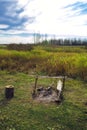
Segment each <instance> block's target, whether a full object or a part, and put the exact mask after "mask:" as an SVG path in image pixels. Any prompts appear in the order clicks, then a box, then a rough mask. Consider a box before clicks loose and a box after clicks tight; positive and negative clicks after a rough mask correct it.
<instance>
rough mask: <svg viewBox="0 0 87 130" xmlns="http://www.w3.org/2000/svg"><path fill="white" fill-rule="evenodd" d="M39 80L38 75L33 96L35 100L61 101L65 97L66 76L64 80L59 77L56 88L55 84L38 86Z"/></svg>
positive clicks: (46, 101)
mask: <svg viewBox="0 0 87 130" xmlns="http://www.w3.org/2000/svg"><path fill="white" fill-rule="evenodd" d="M37 81H38V76H37V77H36V79H35V86H34V90H33V93H32V97H33V99H34V100H36V101H38V102H45V103H49V102H56V103H61V101H62V99H63V89H64V85H65V77H63V81H62V80H60V79H59V81H58V82H57V87H56V88H54V87H53V86H52V87H47V88H45V87H43V86H41V87H39V88H37Z"/></svg>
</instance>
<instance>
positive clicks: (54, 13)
mask: <svg viewBox="0 0 87 130" xmlns="http://www.w3.org/2000/svg"><path fill="white" fill-rule="evenodd" d="M17 1H18V8H23V9H24V11H23V12H21V13H20V14H19V17H20V18H22V17H23V16H28V17H31V18H32V17H35V20H34V21H33V22H31V23H30V22H29V21H27V22H26V23H25V24H24V26H23V28H22V29H19V30H18V29H11V30H9V31H7V32H4V33H10V34H20V33H33V32H40V33H48V34H56V35H68V36H70V35H74V36H75V35H76V36H86V35H87V26H86V25H85V24H86V22H87V14H81V15H80V11H81V9H80V8H78V9H76V10H72V7H71V6H69V7H68V8H65V7H67V6H68V5H72V4H75V3H77V2H83V3H87V0H79V1H78V0H26V1H25V0H17ZM1 26H2V28H6V27H7V25H0V27H1ZM7 39H8V40H10V38H7ZM13 39H15V40H16V41H23V42H24V41H26V40H28V38H24V37H19V36H18V37H15V36H14V38H13ZM23 39H24V40H23ZM25 39H26V40H25ZM31 39H32V38H31ZM15 40H14V41H15Z"/></svg>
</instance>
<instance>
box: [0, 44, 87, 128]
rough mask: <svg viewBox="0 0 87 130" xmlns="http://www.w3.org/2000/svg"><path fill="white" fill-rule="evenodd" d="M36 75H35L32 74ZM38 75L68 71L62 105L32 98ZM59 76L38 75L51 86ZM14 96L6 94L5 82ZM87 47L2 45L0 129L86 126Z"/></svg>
mask: <svg viewBox="0 0 87 130" xmlns="http://www.w3.org/2000/svg"><path fill="white" fill-rule="evenodd" d="M32 75H33V76H32ZM35 75H49V76H59V75H66V76H67V77H68V78H67V79H66V81H65V88H64V91H63V95H64V100H63V102H62V103H61V104H60V105H57V104H54V103H50V104H46V103H44V104H43V103H38V102H36V101H34V100H33V99H32V90H33V86H34V84H35ZM52 82H54V83H55V86H54V87H56V83H57V79H51V78H49V79H46V78H44V79H39V80H38V86H39V85H42V86H44V87H47V86H49V85H50V84H52ZM9 84H12V85H13V86H14V90H15V91H14V98H13V99H11V100H7V99H6V98H5V93H4V92H5V86H6V85H9ZM86 123H87V49H86V48H85V46H77V47H76V46H57V47H56V46H49V45H48V46H42V45H37V46H36V45H35V46H34V47H33V49H32V50H31V51H21V50H20V51H18V50H8V49H7V48H6V47H2V48H1V49H0V130H86V129H87V124H86Z"/></svg>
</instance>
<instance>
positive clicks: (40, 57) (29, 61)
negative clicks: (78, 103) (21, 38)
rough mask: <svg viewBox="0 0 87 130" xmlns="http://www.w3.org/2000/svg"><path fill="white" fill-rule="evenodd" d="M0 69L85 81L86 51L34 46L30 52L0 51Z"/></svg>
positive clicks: (81, 47)
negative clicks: (62, 76) (61, 76)
mask: <svg viewBox="0 0 87 130" xmlns="http://www.w3.org/2000/svg"><path fill="white" fill-rule="evenodd" d="M0 69H1V70H7V71H9V72H25V73H30V72H32V70H33V72H35V73H39V74H41V73H42V74H45V75H55V76H58V75H64V74H65V75H67V76H69V77H74V78H77V77H78V78H81V79H82V80H84V81H87V49H86V48H85V47H84V46H78V47H75V46H73V47H72V46H62V47H60V46H59V47H58V46H57V47H56V46H40V45H39V46H34V48H33V50H31V51H16V50H7V49H6V48H5V49H1V50H0Z"/></svg>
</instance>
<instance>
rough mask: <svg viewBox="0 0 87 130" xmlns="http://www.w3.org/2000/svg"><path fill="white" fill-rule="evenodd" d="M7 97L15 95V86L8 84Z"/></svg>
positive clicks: (6, 88)
mask: <svg viewBox="0 0 87 130" xmlns="http://www.w3.org/2000/svg"><path fill="white" fill-rule="evenodd" d="M5 97H6V98H7V99H11V98H13V97H14V86H12V85H8V86H6V87H5Z"/></svg>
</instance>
